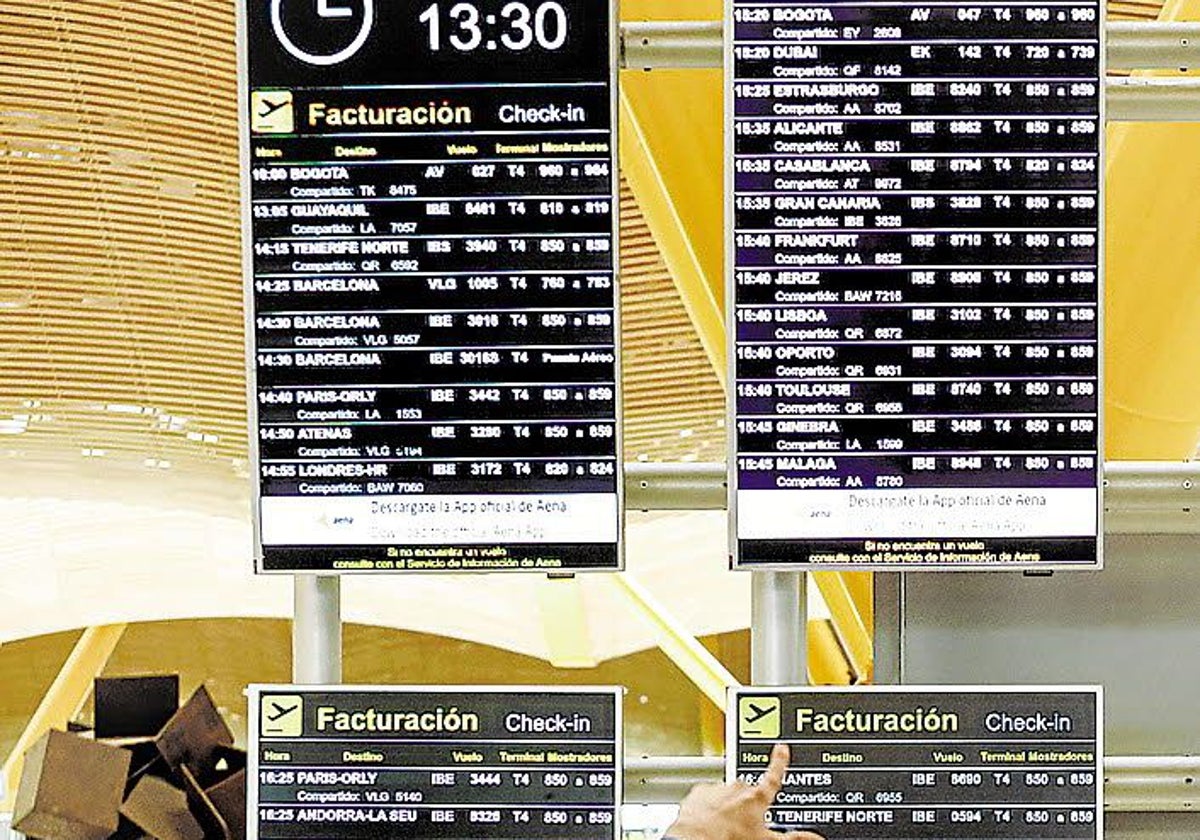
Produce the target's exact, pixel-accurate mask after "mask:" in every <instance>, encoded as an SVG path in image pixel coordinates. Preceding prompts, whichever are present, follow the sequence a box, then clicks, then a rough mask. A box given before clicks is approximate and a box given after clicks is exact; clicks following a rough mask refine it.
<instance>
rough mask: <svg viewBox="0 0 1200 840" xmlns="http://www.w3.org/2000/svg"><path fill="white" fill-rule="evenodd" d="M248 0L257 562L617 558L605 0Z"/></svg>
mask: <svg viewBox="0 0 1200 840" xmlns="http://www.w3.org/2000/svg"><path fill="white" fill-rule="evenodd" d="M241 7H242V8H241V10H240V15H241V20H240V42H241V46H240V59H241V74H240V78H241V90H240V93H241V112H242V124H243V128H242V138H243V161H242V168H243V172H242V182H243V216H244V220H243V223H244V249H245V263H246V264H245V275H246V283H247V288H246V306H247V341H248V345H249V347H248V366H249V370H250V380H251V382H250V393H249V400H250V405H251V409H250V411H251V423H250V434H251V436H252V444H253V450H254V453H255V457H254V469H255V480H256V486H257V493H256V498H255V508H256V537H257V546H258V548H257V551H258V554H257V557H258V568H259V570H260V571H266V572H298V571H338V572H356V571H363V572H373V571H392V570H395V571H429V572H465V571H508V570H518V571H519V570H549V571H557V570H565V571H570V570H576V569H616V568H620V566H621V565H622V553H621V539H620V522H621V517H622V510H621V508H622V492H621V489H622V484H621V464H622V457H621V443H620V441H621V428H620V419H619V418H620V404H621V400H620V375H619V373H620V347H619V339H618V335H619V330H618V323H619V313H618V293H617V283H616V272H615V265H616V254H617V237H616V225H617V218H618V216H617V183H618V182H617V171H616V122H615V118H614V114H615V109H614V103H615V91H616V84H615V72H616V71H615V68H616V36H615V32H616V28H615V27H616V18H615V16H614V13H613V9H612V7H611V5H610V2H609V0H528V2H524V0H475V2H455V3H445V2H432V0H395V2H391V1H390V0H389V2H376V1H375V0H271V2H267V0H260V1H258V2H252V3H246V2H243V3H242V4H241Z"/></svg>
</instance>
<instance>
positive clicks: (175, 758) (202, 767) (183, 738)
mask: <svg viewBox="0 0 1200 840" xmlns="http://www.w3.org/2000/svg"><path fill="white" fill-rule="evenodd" d="M157 741H158V751H159V753H161V754H162V757H163V758H164V759H166V762H167V764H168V765H170V767H171V769H172V770H174V771H175V772H176V773H178V772H179V768H180V767H182V766H183V765H185V764H186V765H188V766H189V767H191V768H192V770H193V772H195V773H196V775H197V776H198V777H199V778H202V779H208V778H211V777H212V774H213V772H214V769H215V766H216V754H217V748H218V747H228V746H232V744H233V733H232V732H230V731H229V727H228V726H226V725H225V721H224V720H222V718H221V715H220V713H219V712H217V707H216V705H215V704H214V703H213V700H212V696H211V695H209V693H208V689H206V688H205V687H204V686H200V688H198V689H196V693H195V694H193V695H192V696H191V698H190V699H189V700H188V701H187V703H185V704H184V705H183V707H182V708H180V710H179V711H177V712H176V713H175V714H174V715H173V716H172V717H171V719H170V720H169V721H167V724H166V725H165V726H164V727H163V728H162V731H161V732H159V733H158V739H157Z"/></svg>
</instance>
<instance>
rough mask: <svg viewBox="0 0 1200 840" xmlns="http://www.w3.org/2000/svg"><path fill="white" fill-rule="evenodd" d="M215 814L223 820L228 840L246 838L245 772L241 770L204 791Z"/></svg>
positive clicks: (242, 839) (243, 839)
mask: <svg viewBox="0 0 1200 840" xmlns="http://www.w3.org/2000/svg"><path fill="white" fill-rule="evenodd" d="M204 795H205V797H206V798H207V799H208V801H209V802H211V803H212V806H213V808H215V809H216V811H217V813H218V814H220V815H221V816H222V817H223V818H224V819H225V824H226V826H227V827H228V830H229V840H245V838H246V771H245V769H244V768H243V769H241V770H239V771H237V772H236V773H234V774H233V775H232V776H230V777H229V778H227V779H225V780H224V781H222V782H219V783H218V784H215V785H213V786H212V787H210V788H209V789H208V790H206V791H204Z"/></svg>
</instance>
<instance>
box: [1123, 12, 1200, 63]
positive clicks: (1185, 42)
mask: <svg viewBox="0 0 1200 840" xmlns="http://www.w3.org/2000/svg"><path fill="white" fill-rule="evenodd" d="M1197 66H1200V24H1197V23H1129V22H1117V21H1112V22H1110V23H1109V24H1108V68H1109V69H1110V70H1138V69H1167V70H1187V69H1191V68H1193V67H1197Z"/></svg>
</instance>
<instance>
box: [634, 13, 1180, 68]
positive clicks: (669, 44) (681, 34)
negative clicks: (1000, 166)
mask: <svg viewBox="0 0 1200 840" xmlns="http://www.w3.org/2000/svg"><path fill="white" fill-rule="evenodd" d="M722 30H723V27H722V25H721V23H720V22H719V21H710V20H681V21H629V22H627V23H623V24H621V63H622V66H624V67H625V68H627V69H629V70H654V69H658V68H661V69H667V68H672V69H674V68H704V67H708V68H718V67H720V66H721V59H722V56H723V50H724V46H723V44H722ZM1106 34H1107V36H1108V50H1107V64H1108V69H1110V70H1184V69H1190V68H1194V67H1197V66H1200V23H1129V22H1116V21H1114V22H1110V23H1108V24H1107V26H1106Z"/></svg>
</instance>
